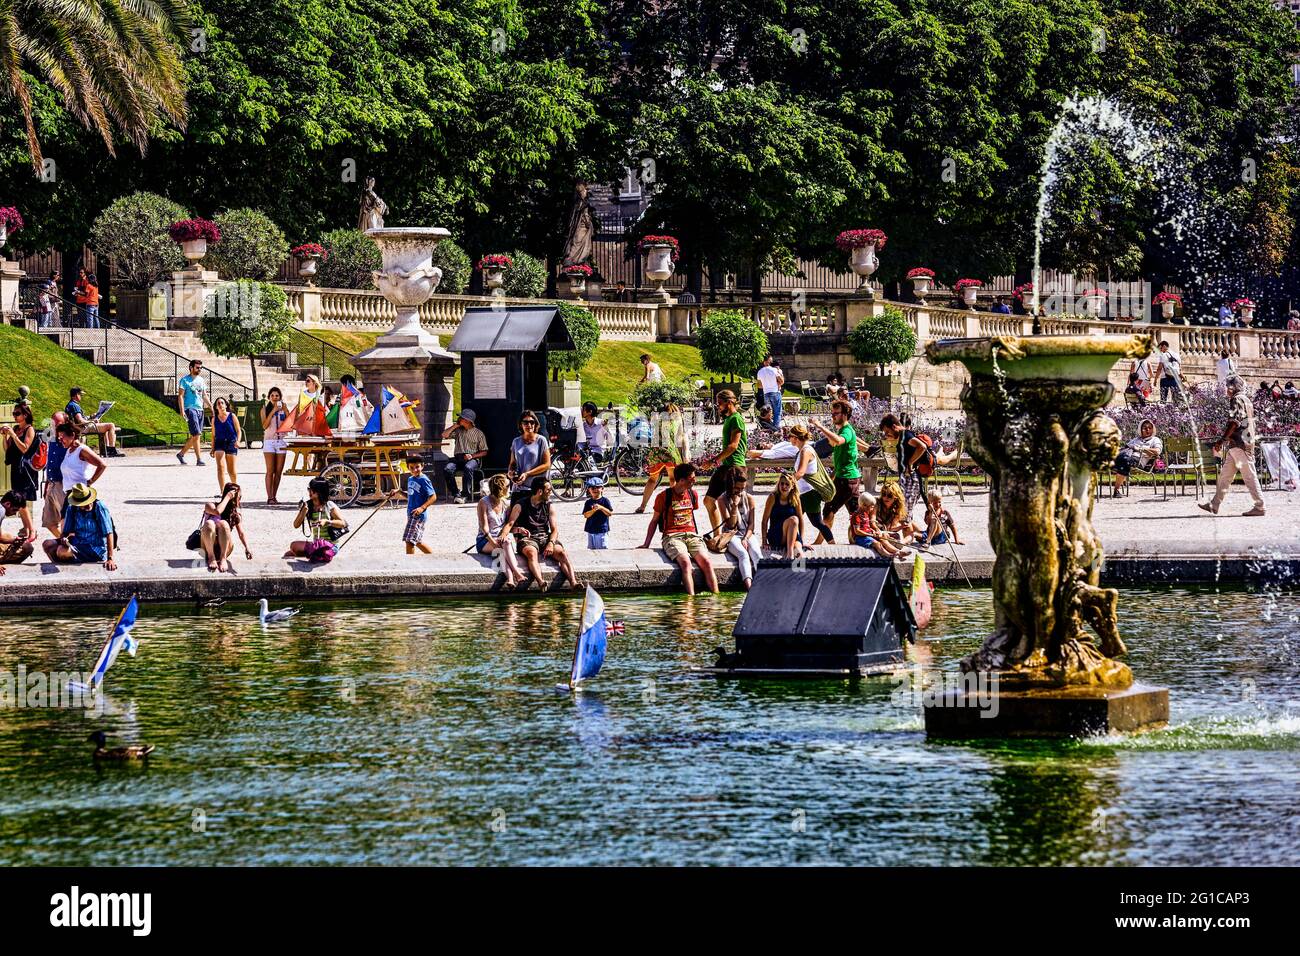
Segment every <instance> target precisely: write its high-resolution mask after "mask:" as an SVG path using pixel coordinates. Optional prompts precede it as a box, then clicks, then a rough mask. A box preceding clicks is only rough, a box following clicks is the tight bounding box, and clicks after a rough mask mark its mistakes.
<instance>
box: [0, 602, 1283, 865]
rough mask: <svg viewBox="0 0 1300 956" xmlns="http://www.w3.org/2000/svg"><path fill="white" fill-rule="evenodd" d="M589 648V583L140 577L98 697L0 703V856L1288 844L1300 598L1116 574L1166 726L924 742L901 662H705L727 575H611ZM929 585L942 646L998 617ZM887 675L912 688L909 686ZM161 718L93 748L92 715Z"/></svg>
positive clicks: (64, 651) (36, 621)
mask: <svg viewBox="0 0 1300 956" xmlns="http://www.w3.org/2000/svg"><path fill="white" fill-rule="evenodd" d="M606 601H607V607H608V610H609V612H610V616H611V617H612V618H615V619H622V620H625V621H626V627H627V630H626V634H625V635H624V636H621V637H615V638H612V639H611V648H610V654H609V658H608V660H607V661H606V665H605V670H604V671H603V672H602V673H601V675H600V676H599V677H597V678H596V679H595V680H594V681H593V682H592V683H591V686H590V689H588V690H587V691H585V692H584V693H582V694H581V695H579V696H577V697H576V698H574V697H570V696H569V695H567V694H559V693H556V691H555V690H554V685H555V684H556V683H557V681H560V680H562V679H563V677H564V675H565V672H566V670H567V667H568V663H569V660H570V659H571V655H572V644H573V641H572V634H573V632H574V629H575V627H576V625H577V619H578V614H579V608H580V600H579V599H577V598H573V599H568V598H566V599H551V598H548V599H542V600H523V601H516V602H514V603H507V602H495V601H491V600H473V601H463V600H428V601H424V602H419V601H397V602H385V603H359V604H352V605H347V606H343V605H325V604H319V605H309V606H308V607H307V608H306V609H305V610H304V611H303V613H302V614H301V615H300V616H299V617H297V618H295V619H294V620H293V621H292V622H291V623H289V624H287V625H281V626H273V627H270V628H268V629H267V630H266V631H265V632H263V630H262V629H261V628H260V627H259V626H258V624H257V620H256V613H255V609H254V608H253V607H252V606H250V605H243V604H234V603H232V604H228V605H226V606H224V607H221V608H218V609H215V610H196V609H194V608H189V607H164V606H148V605H147V606H145V607H144V608H143V609H142V613H141V617H140V623H139V624H138V626H137V627H136V630H135V635H136V636H137V637H138V638H139V640H140V644H141V647H140V652H139V654H138V656H137V657H135V658H129V657H125V656H124V657H122V659H120V660H119V661H118V663H117V665H116V666H115V667H114V668H113V670H112V671H111V672H110V675H109V678H108V681H107V687H108V704H109V707H110V708H111V709H110V712H109V713H108V714H106V715H101V716H88V715H87V714H86V713H85V712H82V711H77V710H74V709H67V708H65V709H56V708H26V709H16V708H6V709H3V710H0V863H3V864H24V865H109V864H128V865H129V864H236V863H241V864H289V863H294V864H407V863H425V864H439V863H447V864H625V863H645V864H736V865H752V864H981V865H1002V864H1092V865H1152V864H1228V863H1233V864H1244V865H1253V864H1281V863H1295V862H1296V858H1297V853H1296V847H1297V845H1300V815H1298V814H1297V813H1296V812H1295V802H1296V794H1297V793H1300V686H1298V683H1297V675H1298V673H1300V653H1297V651H1298V650H1300V648H1298V647H1297V620H1298V618H1300V596H1297V595H1294V594H1289V593H1272V594H1269V593H1255V594H1252V593H1246V592H1241V591H1238V592H1229V591H1224V592H1222V593H1219V592H1216V591H1215V590H1213V589H1203V590H1191V589H1161V590H1136V589H1128V590H1126V591H1124V592H1123V594H1122V597H1121V623H1122V625H1123V628H1124V634H1125V636H1126V638H1127V640H1128V642H1129V646H1130V649H1131V660H1130V662H1131V663H1132V665H1133V667H1134V669H1135V671H1136V672H1137V673H1138V674H1139V675H1141V677H1142V678H1143V679H1144V680H1146V681H1148V682H1151V683H1158V684H1164V685H1166V686H1168V687H1169V688H1170V698H1171V707H1172V721H1171V724H1170V727H1169V728H1168V729H1166V730H1162V731H1158V732H1155V733H1149V734H1145V735H1141V736H1137V737H1132V738H1121V739H1093V740H1088V741H1083V742H1059V743H1045V742H1006V743H998V744H981V745H970V744H952V743H947V744H936V743H928V742H927V741H926V739H925V736H924V734H923V732H922V718H921V712H920V708H919V705H918V704H917V703H916V702H915V701H913V699H912V698H911V697H910V696H909V695H900V694H897V693H894V692H895V690H896V689H897V688H898V686H899V685H898V683H897V682H895V681H894V680H891V679H890V678H872V679H867V680H863V681H861V682H857V683H849V682H836V681H831V682H806V681H796V682H784V683H783V682H720V681H717V680H714V679H710V678H701V677H698V676H693V675H692V674H691V673H690V668H692V667H693V666H707V665H708V664H710V663H711V662H712V650H713V648H714V647H716V646H718V645H719V644H727V645H729V646H730V644H731V639H730V632H731V627H732V624H733V623H734V621H735V616H736V613H737V611H738V609H739V606H740V595H735V594H732V595H723V596H721V597H716V598H714V597H702V598H696V599H694V600H688V599H685V598H684V597H683V596H681V595H648V594H638V595H625V594H610V595H606ZM115 614H116V609H107V608H101V609H97V610H94V611H87V612H78V613H76V614H63V613H49V612H44V613H40V614H32V615H29V616H24V615H21V614H17V613H14V612H6V614H5V616H4V617H3V618H0V670H7V671H9V672H10V673H14V672H16V671H17V668H18V666H19V665H25V666H26V668H27V670H28V671H29V672H32V671H40V670H46V671H56V670H57V671H64V670H69V669H81V668H89V666H90V665H91V664H92V663H93V658H94V655H95V653H96V651H97V650H98V646H99V644H100V643H101V642H102V640H103V636H104V634H105V633H106V631H107V629H108V627H109V626H110V625H111V622H112V619H113V617H114V616H115ZM991 617H992V612H991V602H990V597H989V593H988V592H987V591H986V590H973V591H963V590H953V591H942V592H940V593H939V594H938V596H937V599H936V613H935V619H934V623H933V625H932V626H931V627H930V628H929V629H928V630H927V632H926V636H927V640H926V642H925V646H926V649H928V651H929V655H928V658H929V659H928V662H927V664H926V666H927V667H929V668H941V669H953V668H955V666H956V660H957V658H958V657H959V656H960V655H962V654H964V653H968V652H969V651H970V650H971V649H973V648H974V647H975V646H977V644H978V642H979V640H980V639H981V638H982V636H983V635H984V633H985V632H986V631H987V630H988V629H989V627H990V625H991ZM900 697H901V698H902V699H901V700H900ZM96 728H104V729H108V730H110V731H112V732H114V733H115V735H116V736H117V738H118V739H119V740H120V741H131V742H148V743H152V744H154V745H156V746H157V748H158V749H157V752H156V753H155V754H154V756H153V757H152V758H151V759H150V760H149V762H148V763H147V765H144V766H140V765H96V763H95V762H94V761H92V760H91V756H90V754H91V750H92V748H93V745H92V744H90V743H88V742H87V741H86V737H87V735H88V734H89V733H90V732H91V731H92V730H94V729H96Z"/></svg>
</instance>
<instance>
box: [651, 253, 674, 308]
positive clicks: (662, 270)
mask: <svg viewBox="0 0 1300 956" xmlns="http://www.w3.org/2000/svg"><path fill="white" fill-rule="evenodd" d="M675 271H676V266H675V265H674V264H673V247H672V246H670V245H668V244H667V243H663V244H656V245H652V246H646V247H645V277H646V278H647V279H649V280H650V282H651V284H652V285H653V290H652V291H651V293H650V298H651V300H652V301H656V302H667V301H669V299H670V296H669V295H668V290H667V289H665V288H664V283H665V282H667V281H668V280H669V279H671V278H672V276H673V272H675Z"/></svg>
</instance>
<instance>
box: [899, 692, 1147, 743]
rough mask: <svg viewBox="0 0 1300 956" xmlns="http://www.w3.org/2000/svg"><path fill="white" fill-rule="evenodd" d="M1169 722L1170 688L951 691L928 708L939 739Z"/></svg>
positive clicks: (1112, 729) (1071, 733)
mask: <svg viewBox="0 0 1300 956" xmlns="http://www.w3.org/2000/svg"><path fill="white" fill-rule="evenodd" d="M1168 723H1169V689H1168V688H1166V687H1152V686H1150V685H1148V684H1132V685H1130V686H1128V687H1125V688H1123V689H1118V690H1117V689H1109V688H1104V689H1099V688H1084V687H1065V688H1059V689H1053V690H994V691H993V692H992V693H991V694H989V693H984V694H979V693H967V692H965V691H960V690H952V691H948V692H946V693H943V694H938V695H936V697H935V699H934V700H933V701H932V702H930V703H927V704H926V706H925V733H926V736H927V737H931V738H935V739H951V740H973V739H976V738H981V737H1070V738H1075V739H1081V738H1084V737H1095V736H1105V735H1110V734H1130V733H1139V732H1141V731H1146V730H1156V729H1158V728H1160V727H1163V726H1165V725H1166V724H1168Z"/></svg>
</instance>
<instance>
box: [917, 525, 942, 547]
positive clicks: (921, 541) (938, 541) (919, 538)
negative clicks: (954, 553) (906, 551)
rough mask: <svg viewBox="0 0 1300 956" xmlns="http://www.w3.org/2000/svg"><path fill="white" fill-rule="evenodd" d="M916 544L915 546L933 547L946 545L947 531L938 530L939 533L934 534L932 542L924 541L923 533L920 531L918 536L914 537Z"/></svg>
mask: <svg viewBox="0 0 1300 956" xmlns="http://www.w3.org/2000/svg"><path fill="white" fill-rule="evenodd" d="M916 543H917V544H931V545H933V544H947V543H948V531H947V529H946V528H943V529H940V531H939V533H938V534H936V535H935V536H934V540H933V541H929V540H926V536H925V532H924V531H922V532H921V533H920V534H918V535H917V536H916Z"/></svg>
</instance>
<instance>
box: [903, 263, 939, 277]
mask: <svg viewBox="0 0 1300 956" xmlns="http://www.w3.org/2000/svg"><path fill="white" fill-rule="evenodd" d="M907 277H908V278H909V279H933V278H934V270H933V269H927V268H926V267H925V266H917V267H916V268H915V269H908V270H907Z"/></svg>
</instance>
